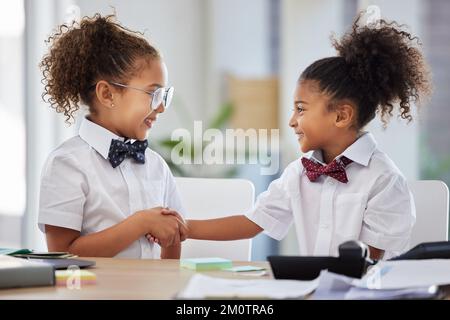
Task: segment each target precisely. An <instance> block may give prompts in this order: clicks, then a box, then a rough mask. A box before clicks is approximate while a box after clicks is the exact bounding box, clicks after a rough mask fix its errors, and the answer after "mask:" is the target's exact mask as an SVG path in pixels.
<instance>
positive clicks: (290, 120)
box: [289, 113, 297, 128]
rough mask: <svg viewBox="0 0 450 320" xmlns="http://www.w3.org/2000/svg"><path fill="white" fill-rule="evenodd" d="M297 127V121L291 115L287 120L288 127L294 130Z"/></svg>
mask: <svg viewBox="0 0 450 320" xmlns="http://www.w3.org/2000/svg"><path fill="white" fill-rule="evenodd" d="M296 126H297V120H296V118H295V114H294V113H293V114H292V116H291V118H290V119H289V127H291V128H295V127H296Z"/></svg>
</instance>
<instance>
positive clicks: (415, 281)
mask: <svg viewBox="0 0 450 320" xmlns="http://www.w3.org/2000/svg"><path fill="white" fill-rule="evenodd" d="M352 284H353V285H354V286H357V287H361V288H370V289H406V288H414V287H423V286H431V285H446V284H450V259H430V260H399V261H380V262H379V263H378V264H376V265H375V266H373V267H372V268H371V269H370V270H369V271H368V272H367V274H366V275H365V276H364V277H363V278H362V279H361V280H355V281H353V283H352Z"/></svg>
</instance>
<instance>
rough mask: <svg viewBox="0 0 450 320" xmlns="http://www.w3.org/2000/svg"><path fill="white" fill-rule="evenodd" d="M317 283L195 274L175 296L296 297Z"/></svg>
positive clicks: (315, 286)
mask: <svg viewBox="0 0 450 320" xmlns="http://www.w3.org/2000/svg"><path fill="white" fill-rule="evenodd" d="M317 285H318V279H316V280H313V281H296V280H267V279H261V280H253V279H252V280H247V279H224V278H215V277H210V276H206V275H203V274H196V275H194V276H193V277H192V278H191V279H190V281H189V283H188V285H187V286H186V288H185V289H184V290H183V291H181V292H180V293H179V294H178V295H177V298H181V299H208V298H210V299H216V298H241V299H250V298H262V299H299V298H303V297H305V296H306V295H308V294H309V293H311V292H312V291H314V290H315V289H316V288H317Z"/></svg>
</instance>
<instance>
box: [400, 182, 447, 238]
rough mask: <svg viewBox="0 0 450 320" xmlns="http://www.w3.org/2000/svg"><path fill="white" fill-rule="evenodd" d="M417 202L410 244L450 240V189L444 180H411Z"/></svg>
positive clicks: (412, 190)
mask: <svg viewBox="0 0 450 320" xmlns="http://www.w3.org/2000/svg"><path fill="white" fill-rule="evenodd" d="M408 185H409V188H410V189H411V192H412V194H413V197H414V202H415V204H416V215H417V219H416V224H415V226H414V229H413V231H412V234H411V241H410V246H411V247H414V246H415V245H417V244H419V243H421V242H433V241H448V219H449V217H448V214H449V211H448V210H449V204H448V202H449V191H448V187H447V185H446V184H445V183H444V182H443V181H437V180H419V181H410V182H409V183H408Z"/></svg>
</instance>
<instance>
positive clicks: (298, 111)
mask: <svg viewBox="0 0 450 320" xmlns="http://www.w3.org/2000/svg"><path fill="white" fill-rule="evenodd" d="M329 102H330V98H329V97H328V96H327V95H325V94H323V93H321V92H320V91H319V89H318V86H317V84H316V83H315V82H314V81H311V80H304V81H300V82H299V83H298V85H297V87H296V89H295V93H294V110H293V113H292V117H291V119H290V120H289V126H290V127H291V128H293V129H294V131H295V133H296V134H297V137H298V141H299V144H300V147H301V150H302V152H308V151H311V150H317V149H325V148H326V147H327V146H328V145H329V144H330V141H333V138H334V137H336V134H337V131H336V129H337V128H336V125H335V123H336V112H334V111H332V110H329V109H328V105H329Z"/></svg>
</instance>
